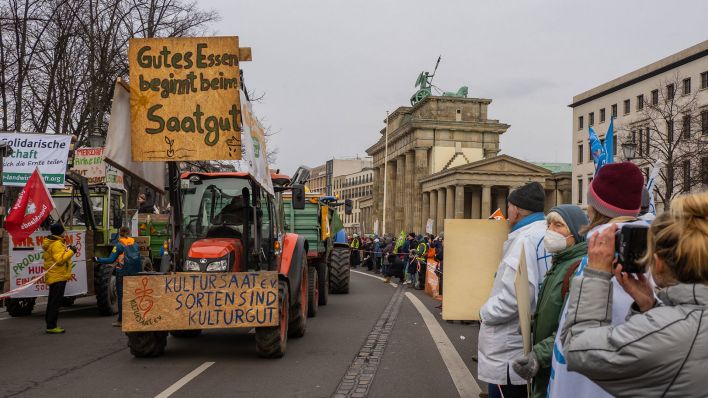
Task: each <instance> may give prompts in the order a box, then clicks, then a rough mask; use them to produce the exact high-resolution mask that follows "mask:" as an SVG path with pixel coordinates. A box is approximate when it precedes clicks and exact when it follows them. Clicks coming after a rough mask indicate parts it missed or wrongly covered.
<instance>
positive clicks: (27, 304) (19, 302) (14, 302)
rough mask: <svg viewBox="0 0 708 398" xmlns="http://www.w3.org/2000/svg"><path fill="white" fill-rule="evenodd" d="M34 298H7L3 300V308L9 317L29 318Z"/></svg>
mask: <svg viewBox="0 0 708 398" xmlns="http://www.w3.org/2000/svg"><path fill="white" fill-rule="evenodd" d="M35 300H36V299H35V298H34V297H32V298H17V299H16V298H8V299H5V307H6V308H7V313H8V314H10V316H13V317H17V316H29V315H32V310H33V309H34V302H35Z"/></svg>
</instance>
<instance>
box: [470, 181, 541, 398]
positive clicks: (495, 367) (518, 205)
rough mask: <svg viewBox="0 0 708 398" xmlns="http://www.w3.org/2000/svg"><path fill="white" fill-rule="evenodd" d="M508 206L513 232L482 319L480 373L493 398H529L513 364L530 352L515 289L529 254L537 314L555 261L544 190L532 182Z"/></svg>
mask: <svg viewBox="0 0 708 398" xmlns="http://www.w3.org/2000/svg"><path fill="white" fill-rule="evenodd" d="M508 202H509V205H508V209H507V214H508V216H509V217H508V219H507V220H508V222H509V224H510V226H511V231H510V232H509V236H508V239H507V240H506V242H504V247H503V253H502V260H501V262H500V263H499V267H498V268H497V272H496V276H495V277H494V284H493V285H492V292H491V295H490V297H489V299H487V302H486V303H484V305H483V306H482V308H481V310H480V314H479V315H480V320H481V322H480V323H481V325H480V329H479V339H478V341H479V343H478V351H479V354H478V359H479V360H478V362H477V365H478V367H477V370H478V372H477V373H478V375H479V379H480V380H482V381H484V382H486V383H488V393H489V396H490V397H491V398H495V397H501V394H503V396H504V397H505V398H513V397H524V398H525V397H526V396H527V389H526V379H524V378H523V377H521V376H520V375H518V374H517V373H516V371H514V369H512V367H511V361H512V360H513V359H514V358H516V357H518V356H520V355H522V354H523V350H524V348H523V339H522V337H521V332H520V328H519V313H518V310H519V308H518V307H519V306H518V303H517V299H516V290H515V289H514V279H515V278H516V273H517V271H518V267H519V262H520V258H521V253H522V252H523V253H524V254H525V259H526V267H527V269H528V277H529V293H530V297H529V299H530V301H531V311H533V310H534V309H535V308H536V294H537V292H538V287H539V285H540V283H541V281H542V280H543V275H545V273H546V271H547V270H548V269H549V268H550V256H549V255H547V253H546V251H545V249H544V247H543V238H544V236H545V233H546V220H545V218H544V215H543V207H544V205H545V203H546V195H545V193H544V189H543V186H542V185H541V184H539V183H538V182H531V183H528V184H526V185H524V186H522V187H520V188H517V189H515V190H514V191H512V192H511V193H510V194H509V198H508Z"/></svg>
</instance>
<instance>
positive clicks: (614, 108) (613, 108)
mask: <svg viewBox="0 0 708 398" xmlns="http://www.w3.org/2000/svg"><path fill="white" fill-rule="evenodd" d="M612 117H617V104H614V105H612Z"/></svg>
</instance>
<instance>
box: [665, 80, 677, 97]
mask: <svg viewBox="0 0 708 398" xmlns="http://www.w3.org/2000/svg"><path fill="white" fill-rule="evenodd" d="M675 93H676V87H674V84H673V83H671V84H669V85H667V86H666V99H668V100H672V99H674V94H675Z"/></svg>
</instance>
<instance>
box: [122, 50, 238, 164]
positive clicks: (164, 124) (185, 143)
mask: <svg viewBox="0 0 708 398" xmlns="http://www.w3.org/2000/svg"><path fill="white" fill-rule="evenodd" d="M128 58H129V62H130V116H131V117H130V119H131V139H132V155H133V161H136V162H137V161H180V160H238V159H241V129H242V120H241V101H240V97H239V89H240V86H241V78H240V72H239V62H241V61H250V59H251V51H250V48H239V43H238V37H236V36H233V37H190V38H165V39H130V43H129V47H128Z"/></svg>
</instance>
